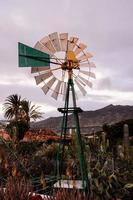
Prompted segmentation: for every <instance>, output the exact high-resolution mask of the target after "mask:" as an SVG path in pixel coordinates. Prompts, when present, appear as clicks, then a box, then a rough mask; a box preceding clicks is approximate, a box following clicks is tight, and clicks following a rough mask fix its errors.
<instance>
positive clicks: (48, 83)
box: [42, 76, 56, 94]
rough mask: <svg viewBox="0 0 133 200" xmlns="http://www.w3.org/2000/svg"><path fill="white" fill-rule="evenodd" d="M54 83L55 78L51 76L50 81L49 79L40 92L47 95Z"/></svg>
mask: <svg viewBox="0 0 133 200" xmlns="http://www.w3.org/2000/svg"><path fill="white" fill-rule="evenodd" d="M55 81H56V78H55V77H54V76H53V78H52V79H50V81H48V82H47V83H46V84H45V85H44V86H43V87H42V90H43V92H44V93H45V94H47V92H48V91H49V90H50V89H51V87H52V85H53V84H54V82H55Z"/></svg>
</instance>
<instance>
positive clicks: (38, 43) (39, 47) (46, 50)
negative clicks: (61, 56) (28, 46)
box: [34, 41, 53, 56]
mask: <svg viewBox="0 0 133 200" xmlns="http://www.w3.org/2000/svg"><path fill="white" fill-rule="evenodd" d="M34 48H35V49H38V50H40V51H42V52H45V53H48V54H49V55H51V56H53V53H52V52H51V51H50V50H49V49H48V48H47V47H45V46H44V45H43V44H42V43H41V42H39V41H38V42H37V43H36V44H35V46H34Z"/></svg>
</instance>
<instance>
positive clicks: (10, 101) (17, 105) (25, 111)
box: [4, 94, 42, 140]
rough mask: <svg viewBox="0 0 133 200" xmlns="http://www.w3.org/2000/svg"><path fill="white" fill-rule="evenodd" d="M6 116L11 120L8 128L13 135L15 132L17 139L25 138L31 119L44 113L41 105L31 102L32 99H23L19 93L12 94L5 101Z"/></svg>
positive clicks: (38, 117)
mask: <svg viewBox="0 0 133 200" xmlns="http://www.w3.org/2000/svg"><path fill="white" fill-rule="evenodd" d="M4 108H5V115H4V116H5V118H7V119H9V120H10V123H9V124H8V126H7V130H8V132H9V133H10V135H11V136H12V137H14V134H15V136H16V139H17V140H21V139H23V137H24V135H25V133H26V132H27V131H28V130H29V128H30V120H31V119H33V120H36V119H40V118H41V117H42V113H41V112H39V108H40V107H39V106H36V105H34V104H31V102H30V101H28V100H25V99H22V100H21V96H19V95H17V94H13V95H10V96H9V97H7V98H6V100H5V103H4Z"/></svg>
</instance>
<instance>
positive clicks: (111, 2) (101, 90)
mask: <svg viewBox="0 0 133 200" xmlns="http://www.w3.org/2000/svg"><path fill="white" fill-rule="evenodd" d="M56 31H57V32H68V33H69V35H70V36H73V35H74V36H77V37H79V38H80V41H82V42H84V43H85V44H87V45H88V50H89V51H90V52H91V53H92V54H93V55H94V57H93V59H92V60H93V61H94V62H95V63H96V66H97V68H96V69H95V70H94V72H95V73H96V76H97V79H96V80H94V81H93V88H92V89H89V90H88V94H87V96H86V97H82V96H81V98H79V100H78V106H80V107H82V108H83V109H84V110H92V109H98V108H101V107H103V106H106V105H108V104H123V105H127V104H129V105H133V90H132V88H133V55H132V54H133V0H47V1H46V0H38V1H36V0H0V69H1V73H0V118H3V111H2V104H3V102H4V100H5V98H6V97H7V96H9V95H11V94H16V93H17V94H20V95H21V96H22V97H23V98H27V99H29V100H31V101H32V102H34V103H36V104H37V105H41V106H42V111H43V112H45V115H44V118H46V117H48V116H57V115H58V112H57V111H56V110H57V108H58V107H60V106H63V102H62V101H57V102H56V101H55V100H54V99H52V98H51V97H49V96H48V95H47V96H45V95H44V93H43V91H42V90H41V89H40V88H39V87H38V86H36V84H35V80H34V77H33V76H32V75H31V74H30V69H26V68H18V55H17V43H18V42H22V43H25V44H27V45H30V46H34V44H35V43H36V41H38V40H40V39H41V38H42V37H44V36H46V35H48V34H49V33H52V32H56Z"/></svg>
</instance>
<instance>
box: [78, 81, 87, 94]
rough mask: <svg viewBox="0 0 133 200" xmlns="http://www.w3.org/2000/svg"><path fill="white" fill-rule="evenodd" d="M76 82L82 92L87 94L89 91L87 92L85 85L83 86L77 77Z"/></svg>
mask: <svg viewBox="0 0 133 200" xmlns="http://www.w3.org/2000/svg"><path fill="white" fill-rule="evenodd" d="M75 83H76V84H77V86H78V88H79V90H80V92H81V93H82V94H83V96H85V95H86V93H87V92H86V90H85V89H84V87H83V86H82V85H81V84H80V83H79V81H77V80H76V79H75Z"/></svg>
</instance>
